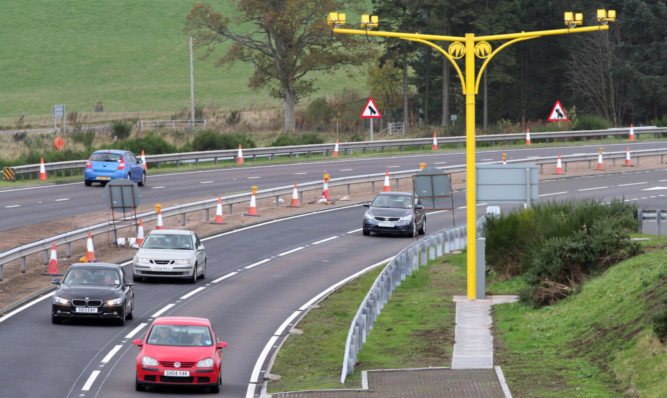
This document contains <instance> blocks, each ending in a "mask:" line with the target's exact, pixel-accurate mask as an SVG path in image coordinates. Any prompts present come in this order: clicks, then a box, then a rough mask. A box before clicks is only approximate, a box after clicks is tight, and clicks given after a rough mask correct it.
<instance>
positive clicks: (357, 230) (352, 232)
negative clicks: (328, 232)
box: [345, 228, 363, 235]
mask: <svg viewBox="0 0 667 398" xmlns="http://www.w3.org/2000/svg"><path fill="white" fill-rule="evenodd" d="M362 229H363V228H359V229H353V230H352V231H348V232H345V233H346V234H348V235H349V234H356V233H357V232H359V231H361V230H362Z"/></svg>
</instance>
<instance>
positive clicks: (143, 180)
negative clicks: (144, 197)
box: [139, 173, 146, 187]
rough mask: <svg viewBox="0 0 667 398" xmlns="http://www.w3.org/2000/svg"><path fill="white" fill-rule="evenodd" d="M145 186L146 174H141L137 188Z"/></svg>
mask: <svg viewBox="0 0 667 398" xmlns="http://www.w3.org/2000/svg"><path fill="white" fill-rule="evenodd" d="M144 185H146V173H141V181H139V186H140V187H143V186H144Z"/></svg>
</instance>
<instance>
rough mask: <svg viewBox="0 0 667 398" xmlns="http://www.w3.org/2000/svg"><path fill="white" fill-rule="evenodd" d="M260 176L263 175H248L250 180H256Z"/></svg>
mask: <svg viewBox="0 0 667 398" xmlns="http://www.w3.org/2000/svg"><path fill="white" fill-rule="evenodd" d="M258 178H262V177H261V176H253V177H248V180H256V179H258Z"/></svg>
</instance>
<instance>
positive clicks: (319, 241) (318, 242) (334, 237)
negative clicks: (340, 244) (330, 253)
mask: <svg viewBox="0 0 667 398" xmlns="http://www.w3.org/2000/svg"><path fill="white" fill-rule="evenodd" d="M336 238H337V236H332V237H330V238H326V239H322V240H318V241H317V242H313V245H319V244H320V243H324V242H328V241H330V240H333V239H336Z"/></svg>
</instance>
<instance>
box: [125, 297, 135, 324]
mask: <svg viewBox="0 0 667 398" xmlns="http://www.w3.org/2000/svg"><path fill="white" fill-rule="evenodd" d="M133 318H134V301H132V303H131V305H130V312H128V313H127V316H126V317H125V319H127V320H132V319H133Z"/></svg>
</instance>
